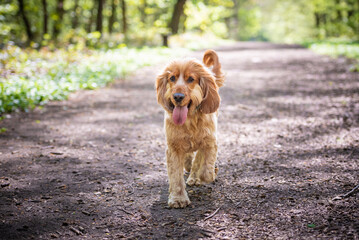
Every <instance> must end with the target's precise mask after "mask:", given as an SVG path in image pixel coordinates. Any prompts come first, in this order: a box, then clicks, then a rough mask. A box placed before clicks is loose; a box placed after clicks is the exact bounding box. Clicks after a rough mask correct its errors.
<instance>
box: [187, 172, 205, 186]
mask: <svg viewBox="0 0 359 240" xmlns="http://www.w3.org/2000/svg"><path fill="white" fill-rule="evenodd" d="M186 183H187V185H188V186H193V185H196V186H200V185H202V184H203V183H202V181H201V180H200V179H199V178H196V177H194V176H191V175H190V176H189V177H188V179H187V181H186Z"/></svg>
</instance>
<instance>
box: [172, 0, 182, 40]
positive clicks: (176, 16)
mask: <svg viewBox="0 0 359 240" xmlns="http://www.w3.org/2000/svg"><path fill="white" fill-rule="evenodd" d="M185 3H186V0H177V2H176V4H175V6H174V9H173V14H172V19H171V22H170V25H169V27H170V29H171V32H172V34H177V33H178V26H179V22H180V18H181V15H182V14H183V10H184V4H185Z"/></svg>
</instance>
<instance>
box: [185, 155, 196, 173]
mask: <svg viewBox="0 0 359 240" xmlns="http://www.w3.org/2000/svg"><path fill="white" fill-rule="evenodd" d="M193 157H194V154H193V153H187V154H186V157H185V162H184V169H185V170H186V172H190V171H191V168H192V161H193Z"/></svg>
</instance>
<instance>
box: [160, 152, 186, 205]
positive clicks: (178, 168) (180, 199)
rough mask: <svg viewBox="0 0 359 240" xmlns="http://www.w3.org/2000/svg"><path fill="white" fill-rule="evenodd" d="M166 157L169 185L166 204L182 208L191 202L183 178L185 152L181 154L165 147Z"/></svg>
mask: <svg viewBox="0 0 359 240" xmlns="http://www.w3.org/2000/svg"><path fill="white" fill-rule="evenodd" d="M166 158H167V172H168V179H169V185H170V189H169V192H170V195H169V197H168V205H169V206H170V207H173V208H184V207H186V206H187V205H189V204H190V203H191V202H190V200H189V198H188V196H187V192H186V184H185V182H184V178H183V168H184V162H185V154H183V156H181V155H180V154H179V153H177V152H175V151H171V150H170V149H167V151H166Z"/></svg>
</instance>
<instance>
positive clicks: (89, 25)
mask: <svg viewBox="0 0 359 240" xmlns="http://www.w3.org/2000/svg"><path fill="white" fill-rule="evenodd" d="M95 10H96V8H95V3H94V4H93V7H92V9H91V16H90V18H89V21H88V24H87V29H86V30H87V32H88V33H90V32H92V25H93V22H94V20H95Z"/></svg>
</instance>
